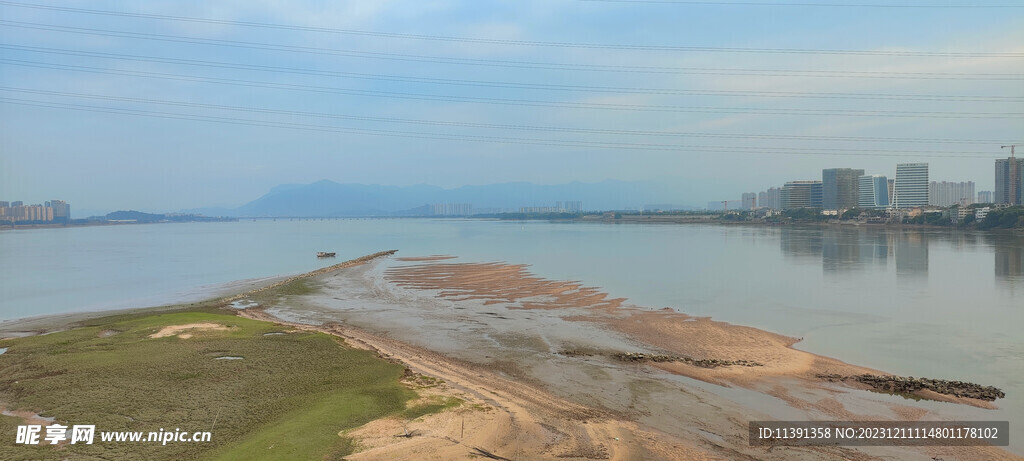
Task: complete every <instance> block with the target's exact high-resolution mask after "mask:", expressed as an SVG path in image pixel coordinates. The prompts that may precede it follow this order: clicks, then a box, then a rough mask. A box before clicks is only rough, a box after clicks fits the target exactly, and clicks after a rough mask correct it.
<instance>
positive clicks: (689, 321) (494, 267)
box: [0, 250, 1013, 459]
mask: <svg viewBox="0 0 1024 461" xmlns="http://www.w3.org/2000/svg"><path fill="white" fill-rule="evenodd" d="M395 252H396V250H390V251H384V252H378V253H374V254H372V255H367V256H363V257H361V258H356V259H353V260H349V261H344V262H342V263H339V264H335V265H332V266H329V267H326V268H322V269H318V270H315V271H311V272H308V273H304V274H299V275H295V276H291V277H278V278H274V279H273V280H266V281H265V283H264V284H263V285H261V286H260V287H258V288H255V289H248V290H245V291H241V292H236V293H234V294H228V295H225V296H219V297H215V298H211V299H210V300H208V301H203V302H200V303H193V304H191V305H171V306H158V307H148V308H138V309H127V310H121V311H99V312H91V313H82V314H78V317H75V318H63V317H66V316H44V317H39V318H31V319H20V320H19V321H22V322H29V323H32V324H34V325H37V327H38V328H41V331H39V332H37V333H36V334H45V333H48V332H51V331H57V330H53V328H55V326H54V325H53V324H51V325H50V326H49V327H48V328H44V327H45V326H46V323H47V321H48V320H49V321H51V322H52V321H54V320H57V321H58V322H57V323H59V325H58V326H56V327H57V328H60V329H68V328H74V327H75V326H76V323H77V324H80V323H82V322H84V321H87V320H89V319H92V318H98V317H106V316H114V315H121V314H145V313H159V312H163V311H173V310H186V309H189V308H191V307H194V306H195V305H196V304H202V305H206V306H207V307H211V308H217V309H221V310H222V311H223V310H229V311H232V312H234V313H235V314H236V315H239V316H241V317H245V318H251V319H256V320H263V321H271V322H275V323H279V324H284V325H288V326H292V327H294V328H304V329H312V330H316V331H322V332H325V333H328V334H331V335H334V336H337V337H340V338H343V339H344V340H345V342H346V343H348V344H350V345H353V346H355V347H367V348H370V349H372V350H375V351H377V352H378V353H379V354H380V355H381V356H382V357H384V358H389V359H393V360H397V361H398V363H402V364H404V365H405V366H407V367H409V368H410V369H412V370H413V371H414V372H416V373H420V374H424V375H427V376H433V377H435V378H440V379H442V380H444V381H445V382H446V383H448V384H449V385H450V386H451V387H452V388H453V389H454V390H456V391H458V392H462V393H466V394H467V395H470V396H473V398H475V399H477V400H475V402H478V403H480V404H489V405H492V406H495V407H496V408H499V409H500V411H501V413H498V415H499V416H500V417H496V418H497V419H489V420H486V421H479V422H480V423H481V424H483V423H484V422H486V423H487V424H489V425H497V426H499V433H498V434H499V435H501V437H503V438H504V439H506V440H505V442H504V445H500V446H501V447H503V450H504V451H501V452H502V453H509V452H510V451H509V450H512V449H517V450H519V449H523V446H524V445H523V444H524V443H526V442H525V441H524V440H521V439H519V438H515V437H511V436H510V435H509V431H510V430H511V429H509V427H510V426H508V424H509V422H517V424H524V425H526V426H529V427H531V428H532V429H530V430H528V431H526V432H525V434H529V435H530V436H531V437H538V436H543V435H545V434H549V429H546V426H545V425H548V426H553V427H556V428H558V431H559V432H560V433H571V434H573V435H572V437H571V438H570V439H571V440H572V443H571V444H574V445H573V446H578V447H583V448H581V450H583V451H581V452H579V453H581V454H587V453H590V452H587V451H586V450H597V451H595V452H593V453H591V454H595V453H596V454H602V456H604V457H609V458H612V459H620V458H625V457H626V456H629V454H630V453H632V454H635V453H640V452H638V451H635V450H638V449H647V448H650V449H651V450H654V451H650V452H643V453H647V454H648V455H650V456H651V457H658V458H665V459H672V458H674V456H672V454H673V453H679V452H678V451H673V448H672V447H674V448H675V450H680V449H683V447H682V446H680V445H678V444H677V442H678V441H683V442H685V447H686V448H685V450H688V451H685V453H688V455H689V456H694V457H700V456H704V457H709V458H718V457H721V458H722V459H727V458H729V456H726V455H724V454H723V452H721V451H718V450H719V449H720V448H721V447H719V448H715V449H711V451H708V450H709V445H708V444H707V440H705V439H704V438H703V437H695V436H693V435H692V434H691V435H689V436H684V434H680V433H672V434H671V436H668V438H666V434H665V433H664V432H663V431H662V430H659V429H653V430H652V429H651V427H650V426H649V423H646V422H644V421H643V418H639V419H638V418H637V417H636V415H632V414H630V413H620V412H615V411H612V412H611V413H605V412H606V411H608V409H607V408H603V406H598V407H596V408H595V407H591V406H587V405H582V404H581V403H580V402H579V401H575V402H574V401H573V400H575V399H569V400H567V399H566V396H565V395H560V396H559V395H554V394H551V393H550V392H551V391H553V389H550V388H549V386H545V385H544V384H543V383H540V382H535V381H533V380H530V379H527V378H526V377H525V376H523V375H521V374H518V373H517V372H511V373H510V374H508V375H506V373H505V372H500V375H499V374H495V371H496V369H494V368H492V367H489V366H487V365H486V364H482V363H475V362H473V361H466V360H463V359H458V358H454V357H451V356H449V355H446V354H445V353H444V352H443V351H436V350H431V349H430V348H428V347H423V346H422V345H416V344H414V343H412V342H409V341H408V340H407V338H404V337H402V340H401V341H399V340H396V339H394V338H395V337H396V336H395V335H394V334H391V333H388V332H380V331H371V330H367V329H366V328H364V327H362V326H361V325H359V324H358V323H350V322H348V321H345V322H344V323H339V322H324V323H322V324H320V325H308V324H304V323H296V322H294V321H290V320H287V319H282V318H280V317H278V316H274V315H273V313H268V312H267V311H266V309H267V308H269V307H275V306H277V305H278V304H281V303H282V302H284V303H291V302H292V301H280V300H278V301H273V302H269V303H264V302H262V301H263V300H261V302H260V305H259V306H258V307H255V308H246V309H237V308H231V307H229V304H230V303H232V302H234V301H239V300H243V299H246V298H250V297H256V298H259V297H260V296H261V295H263V294H266V293H268V292H270V291H271V290H275V289H280V288H283V287H286V286H287V285H289V284H292V283H295V282H302V283H306V282H307V281H314V282H316V283H322V282H323V281H324V280H330V279H336V278H337V277H341V276H342V274H343V273H344V272H345V270H346V269H353V268H356V266H363V267H366V263H369V262H373V261H375V260H377V259H378V258H382V257H387V256H391V255H393V254H394V253H395ZM401 259H404V260H405V261H401ZM448 259H451V258H449V257H442V256H438V255H433V256H428V257H411V258H396V260H398V262H403V263H412V264H406V265H405V266H400V267H413V268H418V269H415V271H414V272H415V273H404V274H403V273H402V272H401V271H397V272H393V273H392V276H391V278H390V281H391V282H392V283H397V284H402V283H406V284H409V285H410V286H409V287H408V288H409V289H412V290H430V291H434V290H436V291H437V293H436V296H437V297H438V298H446V299H452V300H455V301H456V302H460V301H466V302H478V303H481V304H482V305H484V306H494V307H496V308H497V307H499V306H497V305H503V306H505V307H506V308H507V309H511V310H513V311H515V312H520V311H521V312H524V313H529V312H536V311H550V312H557V311H560V310H562V309H566V310H567V311H568V310H572V314H574V315H569V316H567V320H568V321H569V322H579V323H585V324H591V325H598V326H600V327H602V328H606V329H608V330H609V331H610V332H615V333H616V334H626V335H628V336H631V337H634V339H636V340H638V341H640V342H641V343H643V344H648V345H650V346H651V347H653V348H654V350H657V351H668V352H672V353H678V354H681V355H686V356H689V357H697V358H699V359H716V360H717V359H722V360H749V359H751V358H753V359H755V360H756V361H758V362H760V363H761V365H762V366H761V367H750V368H749V369H745V368H739V367H730V366H726V367H721V368H703V367H699V366H694V365H691V364H687V363H644V364H637V366H636V369H637V370H638V371H639V370H640V367H641V366H643V367H645V368H646V367H648V366H649V367H650V368H652V369H656V370H660V371H663V372H666V373H670V374H675V375H680V376H685V377H688V378H692V379H697V380H700V381H703V382H706V383H711V384H713V385H718V386H722V385H726V386H729V385H733V386H737V387H739V388H744V389H750V390H751V391H754V392H758V393H761V394H765V395H769V396H772V397H774V398H777V399H780V400H781V401H783V402H785V403H786V404H787V405H790V406H792V407H794V408H803V409H804V410H813V411H817V412H822V413H825V414H832V415H835V416H834V417H835V418H850V419H852V418H855V417H857V416H858V415H857V413H856V412H852V413H851V412H849V411H846V410H843V405H842V404H841V403H838V401H836V400H834V399H827V400H823V401H821V402H817V403H814V402H811V401H809V400H808V399H807V397H806V395H805V393H806V392H817V393H824V394H830V393H834V392H835V389H836V385H835V384H832V383H816V382H814V380H812V379H809V378H808V377H809V376H810V375H813V374H815V373H819V372H834V371H836V370H837V369H838V370H847V371H850V372H852V371H858V372H860V371H864V372H876V371H875V370H871V369H867V368H863V367H856V366H855V365H850V364H846V363H843V362H841V361H838V360H836V359H831V358H829V357H823V356H819V355H816V354H813V353H810V352H804V351H799V350H796V349H794V348H792V345H793V344H795V343H796V342H797V340H796V339H795V338H789V337H785V336H781V335H777V334H775V333H771V332H768V331H764V330H760V329H756V328H751V327H743V326H739V325H730V324H725V323H723V322H715V321H712V320H710V319H707V318H697V317H691V316H687V315H685V314H678V313H667V312H658V311H652V310H645V309H636V308H635V307H631V306H622V301H623V300H621V299H618V298H614V299H608V297H607V295H605V294H604V293H601V292H600V291H598V290H596V289H593V288H588V287H583V286H582V285H581V284H579V283H576V282H559V281H551V280H545V279H540V278H537V277H531V276H530V274H529V273H527V272H525V269H524V268H523V266H510V265H505V264H501V263H485V264H468V265H467V264H464V263H457V264H453V263H450V262H447V260H448ZM436 266H441V269H440V270H441V274H438V272H437V271H438V268H437V267H436ZM501 280H504V283H501V282H500V281H501ZM411 285H417V286H411ZM513 286H514V289H512V287H513ZM318 289H323V288H322V287H318ZM305 296H307V295H306V294H304V293H299V294H295V295H288V296H287V298H288V299H291V300H295V299H302V298H304V297H305ZM545 296H546V297H547V298H544V297H545ZM552 297H553V298H554V299H555V301H552V300H551V298H552ZM516 303H518V304H516ZM56 317H62V318H60V319H56ZM79 317H81V318H79ZM15 322H18V321H14V322H11V323H15ZM8 326H9V325H8V324H7V323H6V322H4V323H0V337H3V335H2V333H3V332H4V331H5V330H6V329H7V328H6V327H8ZM638 326H643V327H642V328H641V331H631V329H635V328H637V327H638ZM650 326H654V327H655V328H650ZM659 337H660V338H664V340H661V341H659V340H658V338H659ZM701 337H702V338H703V339H700V338H701ZM693 338H697V339H699V340H698V341H696V342H694V341H690V342H689V343H687V340H691V339H693ZM741 338H751V340H752V342H751V344H749V345H748V346H746V348H745V349H742V350H740V349H741V348H737V347H736V345H737V344H736V341H737V340H739V339H741ZM672 339H678V340H679V341H682V342H681V343H678V344H674V343H671V341H669V340H672ZM665 341H669V342H665ZM765 341H769V342H773V343H774V345H767V346H766V344H765ZM619 352H633V351H621V350H620V351H619ZM751 353H760V354H762V355H760V356H757V357H752V356H751V355H750V354H751ZM585 354H586V352H584V355H581V356H580V357H576V358H573V359H572V360H577V359H578V360H580V361H583V362H596V361H599V359H598V358H597V357H588V356H587V355H585ZM562 355H566V356H567V355H569V354H562ZM590 355H596V354H590ZM606 362H607V361H606ZM497 370H501V369H500V368H499V369H497ZM512 370H515V369H512ZM844 373H846V372H845V371H844ZM792 379H796V380H797V381H796V382H799V383H802V384H801V385H800V386H799V389H798V390H796V391H794V390H793V389H788V388H787V387H780V383H782V382H785V380H792ZM842 387H845V388H850V389H858V388H857V387H856V386H848V385H847V386H842ZM498 389H500V391H499V390H498ZM512 389H515V391H514V392H513V391H512ZM922 397H931V398H935V397H936V396H935V395H931V396H927V395H925V396H922ZM935 399H936V400H940V401H941V400H943V398H941V396H939V398H935ZM946 401H950V400H946ZM952 401H955V402H957V403H961V404H963V403H966V404H972V402H968V401H964V399H955V400H952ZM837 404H838V408H837V407H836V405H837ZM973 404H976V405H975V406H979V407H982V408H987V406H985V404H984V402H981V403H980V404H979V402H973ZM581 405H582V406H581ZM892 408H893V409H892V411H893V412H894V414H898V415H900V414H902V415H917V416H918V417H920V416H922V415H923V414H926V413H927V412H923V413H922V412H916V413H915V412H914V411H912V410H910V408H912V407H911V406H901V405H896V406H893V407H892ZM595 411H596V413H595ZM738 414H740V415H743V414H746V413H745V412H742V411H741V412H739V413H738ZM501 415H504V416H501ZM912 417H913V416H911V418H912ZM581 420H592V421H594V422H595V423H596V422H597V421H600V424H595V425H594V426H591V427H590V428H588V429H586V430H584V431H583V432H578V431H579V427H578V426H580V423H579V421H581ZM430 421H431V423H437V422H438V421H440V420H439V419H437V418H433V419H431V420H430ZM380 424H385V423H380ZM709 424H711V423H709ZM719 424H721V423H719ZM428 426H429V425H428ZM707 427H708V428H710V429H713V430H712V431H711V433H712V434H719V435H721V434H726V433H729V432H730V429H727V428H724V427H720V425H719V426H716V425H713V424H711V425H709V426H707ZM500 428H505V429H500ZM426 429H428V427H424V429H422V430H426ZM731 429H735V428H731ZM367 430H369V429H367ZM502 431H504V432H502ZM573 431H576V432H573ZM371 432H372V431H371ZM359 434H363V433H359ZM492 435H493V434H492ZM364 436H365V438H366V440H370V439H372V438H373V435H372V434H364V435H360V437H364ZM679 437H682V439H679ZM733 437H735V434H733ZM595 438H600V439H605V440H607V439H614V440H619V439H622V440H624V441H625V440H629V441H630V442H629V443H627V444H626V446H616V445H611V444H605V445H602V446H601V447H598V446H596V445H594V444H593V443H590V444H589V445H588V443H589V442H587V441H588V440H593V439H595ZM391 439H394V438H393V437H392V438H391ZM374 440H376V441H375V442H373V443H374V444H377V445H375V448H373V449H372V453H371V452H365V453H367V454H365V455H364V454H363V453H358V454H356V455H355V456H354V457H353V459H376V458H375V457H380V458H386V457H394V456H395V455H396V454H397V455H399V456H401V454H402V453H414V452H403V451H402V450H411V449H412V448H410V447H409V446H406V445H401V444H404V443H406V442H410V443H412V442H415V443H416V444H418V445H416V444H412V446H419V447H420V448H422V446H421V445H422V444H423V443H424V442H423V441H422V440H415V439H410V440H408V441H403V440H397V441H396V440H387V439H380V438H379V437H378V439H374ZM638 440H639V441H638ZM438 443H439V442H438ZM442 445H444V444H441V445H438V444H437V443H435V444H434V445H432V447H433V448H432V449H433V450H443V449H444V447H445V446H448V445H444V446H442ZM711 445H714V446H717V444H711ZM728 445H733V444H732V443H730V444H728ZM464 448H466V447H465V446H461V448H460V449H464ZM741 448H742V451H741V452H731V453H734V454H739V453H743V454H744V455H747V456H749V455H750V453H747V451H749V447H746V448H743V447H739V446H736V445H733V448H732V449H741ZM779 448H781V447H778V448H776V450H778V451H780V453H779V454H778V455H779V456H781V458H779V457H777V456H775V455H773V456H771V457H772V458H776V459H785V458H786V457H787V456H786V455H785V454H786V453H787V452H786V451H785V450H779ZM812 448H814V447H812ZM825 448H827V447H817V448H814V449H808V450H799V451H800V452H805V451H806V452H810V453H813V454H812V455H811V456H813V457H829V455H830V454H831V455H832V456H836V455H837V453H834V452H830V451H828V450H826V449H825ZM488 449H494V448H493V447H488ZM532 449H533V450H536V449H539V448H538V447H537V446H536V445H532ZM396 450H397V451H396ZM601 450H604V451H601ZM630 450H633V451H630ZM844 450H845V449H844ZM964 450H970V449H964ZM984 452H985V453H986V455H990V456H996V457H1002V458H1007V459H1012V458H1013V457H1012V455H1009V453H1008V452H1006V451H1004V450H1003V449H1000V448H998V447H997V448H995V449H994V450H985V451H984ZM495 453H497V451H495ZM725 453H730V452H725ZM758 453H762V452H758ZM788 453H790V454H793V453H795V452H792V451H791V452H788ZM841 453H846V454H847V455H850V454H852V453H861V452H860V451H859V450H850V451H849V452H847V451H843V452H841ZM917 453H919V452H917ZM936 453H938V452H936ZM958 453H973V451H960V452H958ZM762 454H763V455H765V457H766V458H767V457H769V456H767V455H766V454H765V453H762ZM805 454H806V453H805ZM839 456H843V455H839Z"/></svg>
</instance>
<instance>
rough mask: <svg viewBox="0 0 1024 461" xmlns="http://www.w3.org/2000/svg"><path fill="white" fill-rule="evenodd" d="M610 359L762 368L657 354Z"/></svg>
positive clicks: (751, 363) (750, 363) (755, 364)
mask: <svg viewBox="0 0 1024 461" xmlns="http://www.w3.org/2000/svg"><path fill="white" fill-rule="evenodd" d="M612 358H614V359H617V360H621V361H623V362H683V363H687V364H690V365H693V366H696V367H701V368H718V367H729V366H743V367H760V366H763V365H762V364H760V363H758V362H754V361H752V360H719V359H695V358H693V357H678V356H670V355H659V354H644V353H641V352H620V353H616V354H612Z"/></svg>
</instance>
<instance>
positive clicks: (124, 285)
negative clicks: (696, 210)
mask: <svg viewBox="0 0 1024 461" xmlns="http://www.w3.org/2000/svg"><path fill="white" fill-rule="evenodd" d="M386 249H398V250H400V253H399V255H405V256H416V255H426V254H451V255H457V256H459V259H460V260H462V261H507V262H511V263H525V264H530V265H532V267H531V270H532V271H533V272H534V273H536V274H538V275H541V276H544V277H548V278H554V279H568V280H580V281H583V282H584V283H585V284H587V285H590V286H597V287H601V288H602V289H604V290H605V291H607V292H608V293H610V294H611V295H612V296H613V297H625V298H628V299H629V302H630V303H633V304H636V305H640V306H645V307H650V308H662V307H671V308H673V309H678V310H679V311H680V312H684V313H688V314H692V315H699V316H710V317H713V318H715V319H717V320H724V321H729V322H733V323H738V324H744V325H750V326H756V327H760V328H764V329H767V330H771V331H775V332H779V333H782V334H786V335H791V336H796V337H803V338H804V341H803V342H801V343H799V344H798V347H799V348H801V349H805V350H809V351H812V352H816V353H820V354H824V355H828V356H833V357H837V358H840V359H842V360H845V361H848V362H851V363H856V364H859V365H865V366H870V367H875V368H879V369H882V370H886V371H890V372H893V373H897V374H902V375H914V376H929V377H937V378H946V379H964V380H970V381H975V382H979V383H982V384H989V385H994V386H997V387H1000V388H1003V389H1004V390H1006V391H1007V394H1008V398H1007V399H1006V400H1005V401H1000V402H999V403H1000V406H1002V407H1004V408H1005V410H1004V411H1002V412H1000V414H1007V413H1009V414H1014V415H1024V398H1022V394H1024V334H1022V333H1021V330H1022V328H1024V237H1021V236H1019V235H1017V236H1014V235H1011V234H1002V235H989V234H982V233H955V232H950V231H922V230H898V229H879V228H870V229H868V228H854V227H842V228H834V227H828V228H822V227H808V228H800V227H746V226H735V227H733V226H718V225H639V224H621V225H614V224H583V223H547V222H498V221H482V220H425V219H381V220H325V221H289V220H278V221H241V222H234V223H194V224H158V225H126V226H112V227H80V228H67V229H38V230H18V231H2V232H0V320H2V319H13V318H21V317H28V316H36V315H44V314H56V313H64V312H73V311H83V310H97V309H108V308H122V307H142V306H147V305H155V304H162V303H168V302H172V301H181V300H189V299H196V297H201V296H204V295H203V293H208V291H207V292H204V291H203V289H204V288H209V287H211V286H217V285H220V284H224V283H227V282H230V281H234V280H240V279H250V278H259V277H268V276H275V275H284V274H291V273H300V272H306V271H309V270H313V269H316V268H318V267H323V266H326V265H329V264H333V263H336V262H340V261H343V260H346V259H350V258H353V257H357V256H361V255H365V254H369V253H373V252H376V251H380V250H386ZM317 251H335V252H337V253H338V257H337V258H336V259H334V260H318V259H317V258H316V257H315V254H316V252H317ZM197 293H199V294H197ZM1003 419H1005V418H1003ZM1015 422H1017V423H1019V424H1024V421H1015ZM1019 424H1017V425H1019ZM1012 426H1013V424H1012ZM1013 432H1014V433H1015V434H1020V433H1021V432H1019V431H1017V430H1014V431H1013ZM1018 442H1019V441H1018ZM1014 445H1017V443H1014Z"/></svg>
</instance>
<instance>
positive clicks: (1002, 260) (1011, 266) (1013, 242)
mask: <svg viewBox="0 0 1024 461" xmlns="http://www.w3.org/2000/svg"><path fill="white" fill-rule="evenodd" d="M985 240H986V241H987V243H989V244H990V245H991V246H992V249H993V250H994V253H995V272H996V280H999V281H1002V282H1024V239H1022V238H1019V237H1018V238H1014V237H1012V236H1006V235H995V236H989V237H988V238H986V239H985Z"/></svg>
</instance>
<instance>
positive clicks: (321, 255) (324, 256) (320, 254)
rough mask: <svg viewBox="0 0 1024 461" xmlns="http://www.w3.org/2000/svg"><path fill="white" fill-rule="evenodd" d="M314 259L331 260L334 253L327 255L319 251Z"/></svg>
mask: <svg viewBox="0 0 1024 461" xmlns="http://www.w3.org/2000/svg"><path fill="white" fill-rule="evenodd" d="M316 257H317V258H333V257H334V252H331V253H328V252H326V251H319V252H317V254H316Z"/></svg>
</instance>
